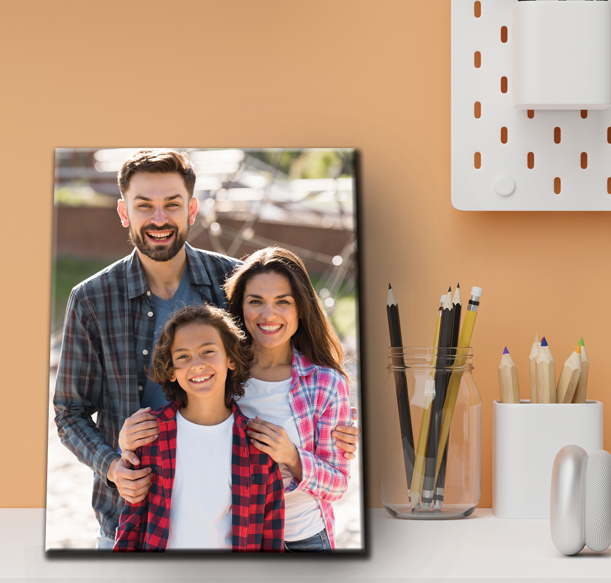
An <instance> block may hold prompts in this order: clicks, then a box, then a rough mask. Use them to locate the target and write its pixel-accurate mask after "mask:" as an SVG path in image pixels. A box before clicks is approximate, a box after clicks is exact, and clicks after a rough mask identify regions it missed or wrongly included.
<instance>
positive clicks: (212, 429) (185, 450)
mask: <svg viewBox="0 0 611 583" xmlns="http://www.w3.org/2000/svg"><path fill="white" fill-rule="evenodd" d="M233 421H234V417H233V414H232V415H230V416H229V417H228V418H227V419H226V420H225V421H223V422H222V423H220V424H219V425H213V426H205V425H197V424H195V423H191V422H190V421H187V420H186V419H185V418H184V417H183V416H182V415H181V414H180V412H179V411H176V469H175V473H174V484H173V486H172V500H171V501H170V532H169V538H168V544H167V547H166V548H167V549H227V548H231V444H232V439H233Z"/></svg>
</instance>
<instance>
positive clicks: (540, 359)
mask: <svg viewBox="0 0 611 583" xmlns="http://www.w3.org/2000/svg"><path fill="white" fill-rule="evenodd" d="M555 402H556V362H555V361H554V357H553V356H552V352H551V350H550V348H549V346H548V345H547V340H546V338H542V339H541V350H539V354H538V355H537V403H555Z"/></svg>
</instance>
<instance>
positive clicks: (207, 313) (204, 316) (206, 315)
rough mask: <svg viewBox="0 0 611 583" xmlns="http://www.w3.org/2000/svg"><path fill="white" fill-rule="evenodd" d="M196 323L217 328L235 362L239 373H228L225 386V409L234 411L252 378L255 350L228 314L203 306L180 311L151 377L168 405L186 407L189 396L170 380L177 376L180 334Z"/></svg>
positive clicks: (165, 336)
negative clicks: (176, 348)
mask: <svg viewBox="0 0 611 583" xmlns="http://www.w3.org/2000/svg"><path fill="white" fill-rule="evenodd" d="M195 322H199V323H201V324H207V325H208V326H212V327H213V328H215V329H216V330H217V332H218V333H219V336H220V337H221V340H222V341H223V346H224V348H225V352H226V353H227V356H228V357H229V358H231V359H232V360H233V361H234V362H235V370H228V371H227V381H226V382H225V405H226V406H227V407H230V406H231V401H232V400H233V399H236V400H237V399H239V398H240V397H241V396H242V395H243V394H244V384H245V383H246V381H247V380H248V379H249V378H250V367H251V366H252V361H253V357H254V352H253V348H252V347H251V346H249V345H248V343H247V341H246V335H245V334H244V332H243V331H242V329H241V328H240V326H239V325H238V324H237V323H236V321H235V320H234V319H233V317H232V316H231V315H230V314H229V313H228V312H226V311H225V310H222V309H221V308H217V307H215V306H211V305H208V304H202V305H199V306H185V307H184V308H180V309H179V310H177V311H176V312H175V313H174V314H173V315H172V316H171V317H170V319H169V320H168V321H167V322H166V324H165V326H164V328H163V331H162V332H161V334H160V335H159V340H158V342H157V346H156V347H155V350H154V352H153V359H152V362H151V368H150V370H149V371H148V377H149V378H150V379H151V380H152V381H154V382H156V383H159V384H160V385H161V387H162V388H163V392H164V393H165V395H166V398H167V400H168V401H171V400H176V401H178V405H179V406H180V407H186V405H187V393H186V392H185V391H184V389H183V388H182V387H181V386H180V385H179V384H178V381H172V380H170V379H171V377H172V373H173V372H174V364H173V362H172V352H171V349H172V343H173V342H174V338H175V336H176V330H178V329H179V328H182V327H183V326H186V325H187V324H193V323H195Z"/></svg>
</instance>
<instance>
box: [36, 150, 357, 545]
mask: <svg viewBox="0 0 611 583" xmlns="http://www.w3.org/2000/svg"><path fill="white" fill-rule="evenodd" d="M355 183H356V175H355V151H354V150H353V149H350V148H335V149H332V148H313V149H312V148H308V149H298V148H274V149H243V148H235V149H227V148H225V149H210V148H60V149H57V150H56V153H55V188H54V240H53V298H52V310H51V320H52V321H51V350H50V374H49V391H50V407H49V432H48V463H47V511H46V542H45V548H46V550H47V551H51V552H55V551H66V550H90V551H94V550H96V549H97V550H99V551H100V552H102V551H109V552H110V551H112V552H159V551H167V552H174V551H183V552H185V551H188V552H215V553H218V552H231V551H233V552H284V553H291V552H362V551H364V550H365V549H364V541H365V533H364V526H363V525H364V520H363V488H362V486H363V481H362V480H363V467H362V452H363V444H362V441H361V440H362V435H361V434H360V431H359V429H358V427H359V426H360V417H361V407H360V403H361V398H360V378H361V375H360V362H361V359H360V350H359V346H360V343H359V285H358V282H359V261H358V233H357V227H356V225H357V212H358V208H357V192H356V187H355Z"/></svg>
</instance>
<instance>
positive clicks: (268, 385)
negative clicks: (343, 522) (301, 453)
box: [238, 378, 325, 541]
mask: <svg viewBox="0 0 611 583" xmlns="http://www.w3.org/2000/svg"><path fill="white" fill-rule="evenodd" d="M290 389H291V379H286V380H284V381H274V382H272V381H261V380H259V379H255V378H250V380H249V381H248V382H247V383H246V385H245V386H244V396H243V397H241V398H240V400H239V401H238V405H239V407H240V409H241V410H242V413H244V415H246V417H250V418H251V419H254V418H255V417H259V418H260V419H263V420H264V421H269V422H270V423H273V424H274V425H280V426H282V427H284V429H285V430H286V433H287V435H288V437H289V439H290V440H291V442H292V443H294V444H295V445H298V446H300V447H301V440H300V439H299V433H298V431H297V424H296V423H295V418H294V417H293V412H292V410H291V405H290V404H289V391H290ZM279 465H280V472H281V474H282V482H283V484H284V487H285V488H287V487H288V485H289V484H290V483H291V480H292V479H293V475H292V474H291V472H290V470H289V469H288V467H287V466H286V465H285V464H279ZM284 505H285V509H284V540H286V541H297V540H301V539H304V538H308V537H310V536H312V535H314V534H316V533H318V532H320V531H321V530H324V528H325V523H324V522H323V520H322V516H321V514H320V509H319V507H318V503H317V502H316V499H315V498H314V496H312V494H310V493H309V492H304V491H293V492H286V491H285V492H284Z"/></svg>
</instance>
